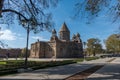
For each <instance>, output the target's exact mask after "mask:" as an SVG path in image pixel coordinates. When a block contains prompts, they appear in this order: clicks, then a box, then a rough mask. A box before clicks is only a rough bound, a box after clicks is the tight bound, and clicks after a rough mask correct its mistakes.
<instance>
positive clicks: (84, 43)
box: [83, 42, 86, 61]
mask: <svg viewBox="0 0 120 80" xmlns="http://www.w3.org/2000/svg"><path fill="white" fill-rule="evenodd" d="M85 45H86V42H83V54H84V61H86V60H85Z"/></svg>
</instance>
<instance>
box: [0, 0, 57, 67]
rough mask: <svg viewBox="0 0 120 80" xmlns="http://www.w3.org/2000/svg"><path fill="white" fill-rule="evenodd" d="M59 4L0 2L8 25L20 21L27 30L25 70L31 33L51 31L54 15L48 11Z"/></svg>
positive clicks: (53, 1) (35, 0) (50, 1)
mask: <svg viewBox="0 0 120 80" xmlns="http://www.w3.org/2000/svg"><path fill="white" fill-rule="evenodd" d="M57 2H58V0H0V17H1V18H3V19H4V20H5V22H6V23H8V24H10V23H13V22H14V20H18V22H19V23H20V24H22V26H23V27H24V28H25V29H26V30H27V43H26V58H25V68H27V53H28V41H29V32H30V31H31V30H32V31H34V32H35V33H37V32H39V31H43V30H49V31H50V30H51V28H52V26H53V21H52V14H51V13H50V12H48V11H47V9H48V8H50V7H51V6H53V7H55V6H56V4H57Z"/></svg>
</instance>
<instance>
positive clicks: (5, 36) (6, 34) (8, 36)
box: [0, 29, 16, 41]
mask: <svg viewBox="0 0 120 80" xmlns="http://www.w3.org/2000/svg"><path fill="white" fill-rule="evenodd" d="M0 33H2V35H0V40H9V41H12V40H16V35H15V33H13V32H12V31H11V30H8V29H6V30H1V31H0Z"/></svg>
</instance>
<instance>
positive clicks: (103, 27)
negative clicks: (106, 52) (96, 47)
mask: <svg viewBox="0 0 120 80" xmlns="http://www.w3.org/2000/svg"><path fill="white" fill-rule="evenodd" d="M78 1H79V0H61V1H60V2H59V3H58V6H57V7H56V8H53V9H50V11H51V12H52V13H53V21H54V22H55V29H56V31H57V32H59V29H60V28H61V26H62V24H63V22H66V24H67V26H68V28H69V30H70V31H71V37H72V35H73V34H76V33H77V32H79V33H80V35H81V39H82V41H87V39H89V38H99V39H100V40H101V43H102V44H103V40H105V39H106V38H107V37H108V36H110V35H111V34H113V33H116V31H117V29H118V27H119V24H118V23H117V22H116V23H112V22H111V21H110V20H109V17H110V16H107V15H101V16H99V17H98V18H96V19H93V21H92V22H91V23H90V24H86V23H85V21H84V20H82V19H80V18H78V19H72V16H74V12H75V10H74V4H75V3H77V2H78ZM15 22H16V23H15V24H11V25H9V26H8V25H5V24H0V27H1V28H2V30H1V32H0V33H4V34H3V35H1V36H0V40H1V41H3V42H4V43H6V44H8V46H9V48H24V47H25V46H26V30H25V29H24V28H23V27H22V26H20V25H19V24H18V23H17V21H15ZM50 37H51V33H50V32H47V31H44V32H40V33H38V34H33V33H32V32H31V33H30V40H29V48H30V44H31V43H34V42H36V41H37V39H38V38H39V40H40V41H49V40H50Z"/></svg>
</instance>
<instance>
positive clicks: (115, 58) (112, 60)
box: [107, 58, 116, 62]
mask: <svg viewBox="0 0 120 80" xmlns="http://www.w3.org/2000/svg"><path fill="white" fill-rule="evenodd" d="M115 59H116V58H113V59H110V60H108V61H107V62H112V61H113V60H115Z"/></svg>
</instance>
